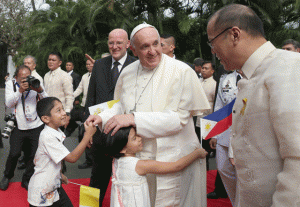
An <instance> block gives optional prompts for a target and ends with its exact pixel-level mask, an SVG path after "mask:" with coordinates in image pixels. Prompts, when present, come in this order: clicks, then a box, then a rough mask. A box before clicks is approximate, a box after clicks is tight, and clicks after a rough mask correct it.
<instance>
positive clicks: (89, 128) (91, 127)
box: [84, 122, 97, 135]
mask: <svg viewBox="0 0 300 207" xmlns="http://www.w3.org/2000/svg"><path fill="white" fill-rule="evenodd" d="M84 129H85V131H86V132H87V133H89V134H91V135H93V134H95V132H96V131H97V127H96V126H94V125H93V123H91V122H89V123H87V122H84Z"/></svg>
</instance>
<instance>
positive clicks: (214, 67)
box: [202, 60, 216, 70]
mask: <svg viewBox="0 0 300 207" xmlns="http://www.w3.org/2000/svg"><path fill="white" fill-rule="evenodd" d="M207 63H210V64H211V68H212V69H213V70H215V69H216V65H215V64H213V63H212V62H211V61H209V60H205V61H204V62H203V64H202V66H203V65H204V64H207Z"/></svg>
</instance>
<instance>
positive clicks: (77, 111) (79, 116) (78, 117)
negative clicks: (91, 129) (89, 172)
mask: <svg viewBox="0 0 300 207" xmlns="http://www.w3.org/2000/svg"><path fill="white" fill-rule="evenodd" d="M76 121H81V122H82V123H83V122H84V107H81V106H80V107H79V106H76V108H75V107H74V108H73V109H72V111H71V120H70V123H69V125H68V126H67V128H66V131H69V132H73V131H75V129H76V128H77V127H78V124H77V123H76ZM78 129H79V130H78V142H81V140H82V138H83V135H84V126H83V125H81V126H79V128H78ZM85 162H86V163H88V164H90V165H92V163H93V161H92V155H91V150H90V148H88V147H87V148H86V149H85Z"/></svg>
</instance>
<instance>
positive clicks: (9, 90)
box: [0, 65, 48, 190]
mask: <svg viewBox="0 0 300 207" xmlns="http://www.w3.org/2000/svg"><path fill="white" fill-rule="evenodd" d="M30 75H31V70H30V69H29V68H28V67H27V66H25V65H22V66H20V67H18V68H17V69H16V73H15V78H16V79H15V80H16V81H8V82H7V83H6V86H5V105H6V106H7V107H8V108H12V109H13V110H14V114H15V118H16V123H15V128H14V129H13V130H12V132H11V136H10V151H9V155H8V158H7V161H6V166H5V171H4V176H3V178H2V180H1V182H0V189H2V190H6V189H7V188H8V184H9V181H10V179H11V178H13V176H14V171H15V168H16V165H17V162H18V158H19V157H20V155H21V151H22V146H23V145H24V144H27V143H28V145H26V146H30V149H28V150H25V154H26V156H27V157H28V158H29V159H28V160H27V163H26V170H25V172H24V174H23V177H22V184H21V186H22V187H23V188H26V189H27V187H28V182H29V180H30V177H31V176H32V174H33V172H34V164H33V159H34V155H35V152H36V150H37V146H38V138H39V134H40V132H41V131H42V129H43V128H44V125H43V122H42V121H41V120H40V118H39V117H38V116H37V112H36V104H37V101H38V100H39V99H43V98H45V97H47V96H48V95H47V93H46V92H45V91H44V90H43V87H42V86H41V85H40V84H39V81H37V79H35V78H33V77H32V76H30Z"/></svg>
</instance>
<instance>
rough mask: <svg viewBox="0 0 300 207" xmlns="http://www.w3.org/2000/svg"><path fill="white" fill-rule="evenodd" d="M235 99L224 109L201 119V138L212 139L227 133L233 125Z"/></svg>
mask: <svg viewBox="0 0 300 207" xmlns="http://www.w3.org/2000/svg"><path fill="white" fill-rule="evenodd" d="M234 102H235V99H233V100H232V101H231V102H230V103H229V104H227V105H226V106H224V107H223V108H221V109H219V110H218V111H215V112H214V113H212V114H209V115H207V116H205V117H203V118H201V137H202V139H205V140H207V139H210V138H212V137H214V136H216V135H218V134H221V133H222V132H224V131H226V130H227V129H228V128H229V127H230V126H231V125H232V108H233V105H234Z"/></svg>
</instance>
